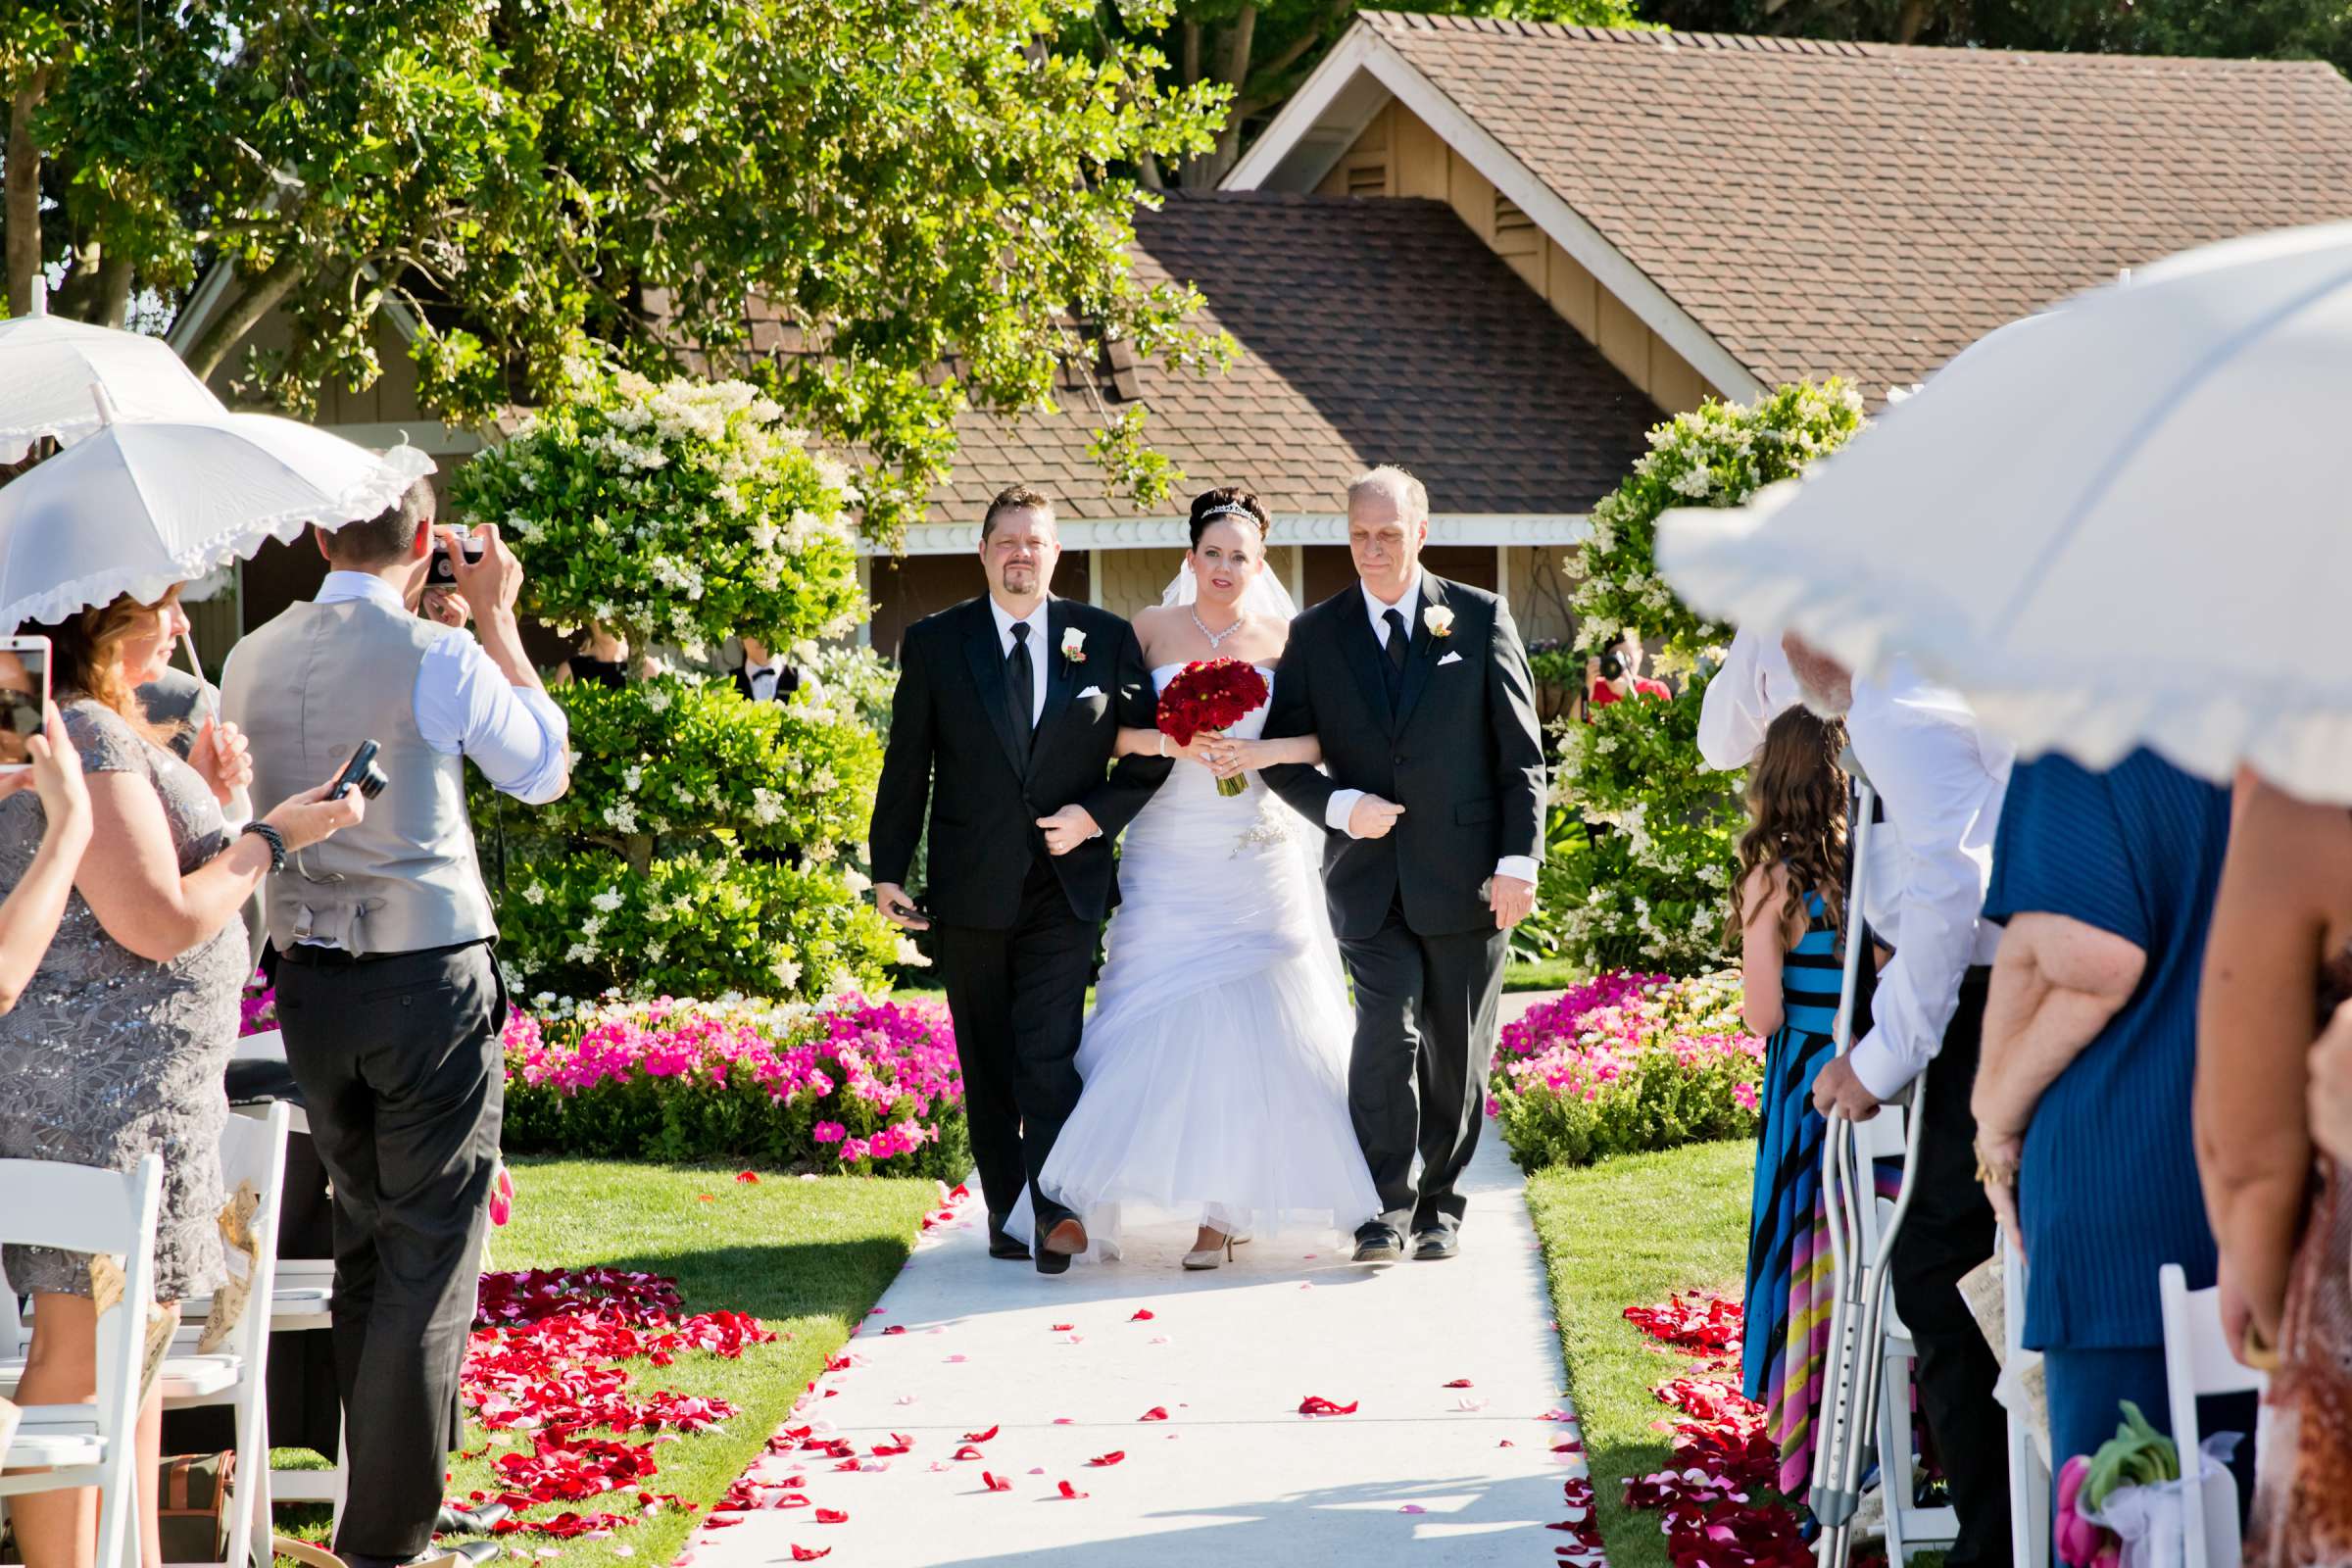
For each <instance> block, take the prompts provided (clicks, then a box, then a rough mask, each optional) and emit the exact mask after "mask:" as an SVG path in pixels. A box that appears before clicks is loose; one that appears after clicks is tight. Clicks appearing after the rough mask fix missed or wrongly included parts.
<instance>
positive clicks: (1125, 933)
mask: <svg viewBox="0 0 2352 1568" xmlns="http://www.w3.org/2000/svg"><path fill="white" fill-rule="evenodd" d="M1192 534H1193V541H1194V543H1193V548H1192V550H1191V551H1190V552H1189V553H1188V554H1187V556H1186V558H1185V570H1184V572H1183V573H1182V574H1181V575H1180V576H1179V577H1178V579H1177V582H1176V584H1175V585H1174V586H1172V587H1171V588H1170V589H1169V591H1168V597H1167V599H1166V601H1164V602H1163V604H1162V605H1161V606H1160V607H1159V608H1157V609H1155V610H1150V611H1146V612H1144V613H1142V614H1139V615H1138V616H1137V617H1136V619H1135V629H1136V634H1137V636H1138V638H1139V639H1140V640H1141V642H1142V644H1143V648H1144V655H1145V658H1146V660H1147V661H1149V662H1151V663H1152V666H1153V668H1152V682H1153V685H1154V687H1155V689H1159V690H1164V689H1165V688H1166V686H1167V683H1168V681H1169V680H1170V679H1172V678H1173V677H1174V676H1175V675H1176V673H1177V671H1179V670H1181V669H1182V668H1183V667H1184V666H1185V665H1186V664H1187V663H1190V662H1193V661H1195V660H1201V659H1241V660H1245V661H1247V662H1250V663H1251V664H1253V665H1255V666H1256V667H1257V669H1258V671H1259V672H1260V673H1261V674H1264V675H1265V676H1266V677H1267V679H1268V681H1269V682H1271V681H1273V680H1278V679H1280V678H1281V677H1280V675H1279V673H1278V672H1277V668H1276V665H1277V662H1278V661H1279V660H1280V658H1281V653H1282V648H1283V645H1284V643H1285V642H1287V641H1288V639H1289V635H1290V624H1289V623H1290V618H1291V616H1292V615H1293V614H1294V613H1296V610H1295V607H1293V606H1292V604H1291V601H1290V596H1289V595H1288V594H1285V593H1284V592H1283V591H1282V589H1281V587H1280V586H1279V585H1278V584H1277V583H1276V581H1275V580H1274V578H1273V577H1272V576H1271V575H1270V574H1268V573H1267V572H1266V571H1265V552H1266V518H1265V513H1264V509H1263V508H1262V507H1261V506H1260V505H1259V503H1258V501H1257V498H1256V497H1255V496H1253V495H1250V493H1249V492H1248V491H1246V490H1242V489H1239V488H1237V487H1226V488H1222V489H1217V490H1212V491H1209V492H1207V493H1206V494H1205V495H1202V496H1201V497H1199V498H1197V499H1196V500H1195V501H1194V503H1193V525H1192ZM1265 714H1266V710H1265V708H1264V706H1263V705H1261V706H1260V707H1258V708H1257V709H1256V710H1254V711H1252V712H1250V715H1249V716H1248V717H1247V718H1245V719H1243V720H1242V721H1241V722H1240V723H1239V724H1236V725H1234V726H1233V727H1232V728H1231V730H1230V731H1229V732H1228V735H1227V737H1226V740H1225V741H1220V740H1218V739H1217V738H1214V737H1207V736H1197V737H1195V738H1194V740H1193V742H1192V744H1190V745H1189V746H1186V747H1184V748H1182V749H1181V750H1178V749H1177V748H1176V747H1175V743H1174V742H1173V741H1169V740H1166V739H1165V737H1163V736H1161V735H1160V734H1159V733H1158V732H1157V731H1156V730H1128V731H1122V732H1121V734H1120V737H1119V746H1120V750H1121V751H1122V752H1154V751H1160V750H1161V748H1162V746H1163V744H1164V745H1165V747H1166V748H1167V751H1166V752H1165V753H1164V754H1163V755H1174V756H1177V757H1179V758H1180V759H1181V760H1179V761H1178V763H1177V765H1176V768H1175V771H1174V772H1173V773H1171V774H1170V775H1169V777H1168V780H1167V782H1166V783H1165V784H1163V785H1161V786H1160V789H1159V791H1158V793H1157V794H1155V795H1154V796H1152V801H1151V804H1150V805H1148V806H1146V807H1145V808H1144V809H1143V810H1142V812H1141V813H1139V814H1138V815H1137V816H1136V818H1135V820H1134V821H1133V822H1131V823H1130V824H1129V825H1128V828H1127V837H1126V840H1125V843H1124V844H1123V846H1122V847H1121V850H1120V858H1119V895H1120V903H1119V907H1118V909H1117V911H1116V912H1115V913H1114V914H1113V915H1112V916H1111V920H1110V926H1109V930H1108V931H1107V933H1106V934H1105V937H1104V944H1105V954H1106V956H1105V960H1104V963H1103V973H1102V977H1101V980H1100V982H1099V984H1098V986H1097V990H1096V1004H1095V1011H1094V1013H1093V1015H1092V1016H1091V1017H1090V1018H1088V1020H1087V1024H1086V1034H1085V1037H1084V1041H1083V1043H1082V1044H1081V1045H1080V1046H1079V1048H1078V1072H1079V1076H1080V1077H1081V1078H1083V1079H1084V1080H1085V1083H1086V1090H1085V1093H1084V1095H1083V1096H1082V1097H1081V1098H1080V1100H1079V1103H1078V1108H1077V1110H1076V1111H1075V1112H1073V1113H1072V1115H1071V1116H1070V1119H1069V1120H1068V1122H1067V1123H1065V1124H1064V1125H1063V1127H1062V1130H1061V1134H1060V1136H1059V1137H1058V1138H1057V1139H1056V1140H1055V1141H1054V1151H1053V1152H1052V1154H1051V1155H1049V1156H1048V1158H1047V1160H1046V1165H1045V1169H1044V1171H1043V1173H1042V1174H1041V1175H1040V1177H1039V1185H1040V1186H1041V1187H1043V1188H1044V1190H1045V1191H1046V1192H1048V1193H1049V1194H1051V1195H1052V1196H1053V1197H1054V1198H1055V1199H1056V1200H1058V1201H1061V1202H1063V1203H1066V1204H1068V1205H1069V1206H1070V1207H1071V1208H1072V1209H1073V1210H1075V1211H1076V1212H1077V1213H1078V1214H1080V1215H1081V1216H1083V1218H1084V1220H1085V1224H1086V1229H1087V1233H1088V1235H1089V1237H1090V1238H1092V1239H1093V1240H1094V1241H1095V1243H1096V1244H1097V1245H1096V1249H1095V1250H1097V1251H1098V1253H1099V1254H1102V1255H1108V1256H1115V1255H1116V1250H1117V1237H1118V1232H1119V1228H1120V1225H1121V1223H1122V1219H1124V1220H1125V1221H1127V1222H1130V1223H1132V1222H1134V1221H1135V1220H1137V1219H1138V1218H1140V1217H1142V1212H1141V1211H1170V1210H1173V1211H1178V1212H1181V1213H1182V1214H1183V1215H1184V1217H1186V1218H1188V1219H1194V1220H1197V1221H1198V1222H1199V1225H1200V1230H1199V1233H1198V1234H1197V1235H1196V1236H1195V1238H1194V1245H1193V1250H1192V1252H1191V1254H1190V1255H1188V1256H1187V1257H1186V1259H1185V1266H1186V1267H1188V1268H1214V1267H1215V1266H1216V1265H1217V1264H1218V1263H1219V1262H1220V1261H1222V1260H1224V1259H1225V1258H1228V1257H1230V1256H1231V1255H1232V1247H1233V1245H1234V1244H1236V1243H1239V1242H1242V1241H1246V1240H1248V1239H1249V1236H1250V1233H1251V1232H1253V1231H1254V1232H1261V1233H1268V1232H1273V1231H1279V1230H1299V1229H1308V1228H1312V1229H1319V1230H1336V1231H1340V1232H1343V1233H1345V1232H1349V1231H1352V1230H1353V1229H1354V1228H1355V1226H1356V1225H1357V1224H1358V1223H1359V1222H1360V1221H1362V1220H1364V1219H1367V1218H1369V1217H1370V1216H1371V1215H1372V1214H1374V1213H1375V1212H1376V1211H1377V1210H1378V1209H1379V1207H1380V1201H1379V1197H1378V1195H1377V1193H1376V1192H1375V1191H1374V1189H1373V1186H1372V1178H1371V1176H1370V1174H1369V1172H1368V1171H1367V1170H1366V1168H1365V1164H1364V1157H1363V1153H1362V1152H1361V1150H1360V1149H1359V1148H1358V1147H1357V1144H1356V1138H1355V1132H1354V1128H1353V1126H1352V1125H1351V1123H1350V1122H1349V1120H1348V1042H1349V1041H1350V1040H1351V1039H1352V1037H1353V1034H1354V1022H1353V1017H1352V1013H1351V1011H1350V1007H1349V1004H1348V991H1347V981H1346V978H1345V974H1344V972H1343V970H1342V968H1341V965H1340V954H1339V947H1338V945H1337V943H1336V942H1335V941H1334V940H1333V938H1332V934H1331V924H1330V918H1329V916H1328V915H1327V914H1326V913H1325V910H1324V904H1323V887H1322V880H1321V877H1320V876H1319V874H1318V873H1317V871H1316V868H1315V867H1316V860H1317V856H1316V854H1315V850H1316V849H1317V848H1318V847H1319V846H1317V845H1316V844H1315V843H1314V842H1313V841H1314V839H1315V838H1316V837H1317V835H1315V834H1314V832H1313V830H1312V829H1311V828H1309V826H1308V825H1307V824H1306V823H1305V822H1304V821H1303V820H1302V819H1300V818H1299V816H1298V815H1297V814H1296V813H1294V812H1293V811H1292V810H1291V809H1289V808H1287V807H1285V806H1283V805H1282V804H1281V803H1280V802H1279V801H1277V800H1276V799H1275V797H1274V795H1273V794H1272V792H1271V791H1269V790H1268V789H1267V788H1266V786H1265V783H1264V781H1263V780H1262V779H1260V778H1258V777H1257V776H1256V775H1255V774H1254V773H1249V774H1244V775H1242V776H1243V777H1244V778H1245V779H1246V781H1247V787H1246V788H1245V789H1244V790H1243V792H1242V793H1241V794H1239V795H1234V796H1227V795H1220V794H1219V793H1218V791H1217V773H1218V772H1219V771H1220V770H1223V771H1231V770H1232V768H1233V758H1234V756H1235V753H1236V751H1237V750H1239V749H1237V748H1234V747H1232V746H1230V745H1229V744H1227V743H1228V742H1232V741H1241V742H1254V743H1256V744H1253V745H1250V746H1249V747H1248V748H1247V749H1248V751H1249V752H1250V761H1251V762H1252V764H1253V765H1259V766H1262V765H1265V764H1267V763H1270V762H1276V761H1303V762H1315V761H1319V760H1321V749H1320V747H1319V746H1318V745H1317V744H1316V742H1315V740H1314V738H1313V737H1311V736H1310V737H1305V738H1302V739H1299V740H1294V741H1277V742H1259V741H1258V740H1257V737H1258V734H1259V730H1260V728H1261V727H1262V726H1263V724H1264V722H1265ZM1026 1206H1027V1200H1026V1199H1024V1200H1023V1201H1022V1207H1023V1208H1026ZM1122 1209H1123V1210H1124V1211H1125V1212H1124V1214H1122ZM1023 1223H1024V1220H1023V1217H1022V1215H1021V1214H1020V1213H1019V1212H1017V1211H1016V1213H1015V1214H1014V1216H1013V1217H1012V1219H1011V1220H1010V1221H1009V1222H1008V1227H1009V1228H1010V1229H1011V1231H1012V1233H1013V1234H1014V1235H1020V1234H1022V1233H1023V1232H1022V1226H1023Z"/></svg>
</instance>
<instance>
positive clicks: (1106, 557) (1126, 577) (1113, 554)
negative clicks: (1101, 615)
mask: <svg viewBox="0 0 2352 1568" xmlns="http://www.w3.org/2000/svg"><path fill="white" fill-rule="evenodd" d="M1183 560H1184V552H1183V551H1181V550H1099V551H1097V552H1095V570H1096V571H1097V573H1098V574H1099V575H1100V576H1101V578H1102V592H1101V598H1100V600H1099V603H1100V604H1101V605H1102V606H1103V609H1104V610H1107V611H1109V612H1110V613H1112V614H1114V615H1132V614H1134V613H1136V612H1137V611H1139V610H1141V609H1143V608H1144V607H1145V606H1146V605H1156V604H1158V603H1159V596H1160V594H1161V592H1162V591H1164V590H1165V589H1166V588H1167V586H1168V579H1169V578H1171V577H1173V576H1175V575H1176V567H1177V566H1178V564H1181V563H1182V562H1183Z"/></svg>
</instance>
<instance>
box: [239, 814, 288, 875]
mask: <svg viewBox="0 0 2352 1568" xmlns="http://www.w3.org/2000/svg"><path fill="white" fill-rule="evenodd" d="M247 833H253V834H258V835H259V836H260V837H261V841H262V842H263V843H264V844H267V845H269V846H270V870H272V871H283V870H284V869H285V868H286V838H285V835H284V834H282V833H280V832H278V830H277V829H275V828H273V827H271V826H270V824H269V823H267V822H248V823H246V824H245V825H244V826H243V827H242V828H240V829H238V836H239V837H240V838H242V837H243V836H244V835H245V834H247Z"/></svg>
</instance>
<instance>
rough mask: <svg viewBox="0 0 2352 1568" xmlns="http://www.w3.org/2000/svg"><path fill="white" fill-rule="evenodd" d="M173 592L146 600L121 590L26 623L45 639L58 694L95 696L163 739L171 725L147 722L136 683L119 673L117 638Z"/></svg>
mask: <svg viewBox="0 0 2352 1568" xmlns="http://www.w3.org/2000/svg"><path fill="white" fill-rule="evenodd" d="M178 594H179V590H178V589H177V588H176V587H174V588H172V590H171V591H170V592H168V593H166V594H165V595H164V597H163V598H161V599H157V600H153V601H150V602H147V603H142V602H140V601H139V600H136V599H133V598H131V596H130V595H128V594H123V596H122V597H120V598H118V599H117V600H116V601H115V602H114V603H113V604H111V605H94V606H91V607H90V608H89V609H87V610H78V611H75V612H74V613H73V614H71V615H68V616H67V617H66V618H65V619H63V620H61V621H58V622H56V623H55V624H52V625H33V626H28V627H26V628H25V629H26V630H27V631H33V632H39V633H42V634H43V635H45V636H47V637H48V639H49V649H50V653H49V683H50V688H51V690H52V691H54V692H55V693H56V695H57V698H58V700H59V701H60V702H64V701H66V700H67V699H68V698H69V697H73V696H82V697H91V698H95V699H96V700H97V701H99V702H101V703H104V704H105V705H106V706H107V707H109V708H111V709H113V710H114V711H116V712H118V713H120V714H122V715H123V718H124V719H126V720H127V721H128V722H129V724H130V726H131V728H133V729H135V730H137V731H138V732H139V733H140V734H142V735H144V736H146V737H147V738H148V739H149V740H151V741H155V742H156V743H158V744H159V745H160V744H163V743H165V742H166V741H168V740H169V739H170V737H171V736H172V734H174V733H176V726H173V725H167V724H156V723H152V722H150V721H149V719H148V717H147V705H146V704H145V703H143V702H141V701H140V700H139V694H138V690H137V688H135V687H133V686H132V685H131V684H130V682H128V681H126V680H124V679H123V639H125V638H127V637H129V636H130V635H131V634H132V633H133V632H135V631H137V630H139V628H140V623H141V622H142V621H144V620H145V619H146V618H147V617H148V616H150V615H153V614H154V613H156V611H157V610H159V609H161V608H162V607H163V606H164V605H165V604H166V603H168V602H169V601H171V600H172V599H174V598H176V597H178Z"/></svg>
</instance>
